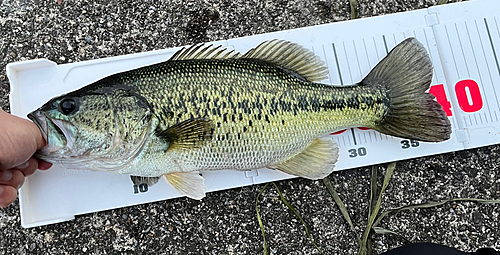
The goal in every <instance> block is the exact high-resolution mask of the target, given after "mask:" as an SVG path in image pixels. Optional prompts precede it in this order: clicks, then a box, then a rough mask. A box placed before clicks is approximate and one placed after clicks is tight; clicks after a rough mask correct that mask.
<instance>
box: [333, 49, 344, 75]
mask: <svg viewBox="0 0 500 255" xmlns="http://www.w3.org/2000/svg"><path fill="white" fill-rule="evenodd" d="M332 47H333V55H334V56H335V61H336V62H337V71H338V73H339V78H340V85H344V81H343V79H342V73H341V72H340V65H339V58H338V56H337V50H336V49H335V43H332Z"/></svg>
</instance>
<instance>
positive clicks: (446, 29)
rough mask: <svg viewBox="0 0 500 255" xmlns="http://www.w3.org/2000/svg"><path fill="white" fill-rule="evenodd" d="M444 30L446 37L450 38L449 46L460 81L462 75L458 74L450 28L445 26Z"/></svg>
mask: <svg viewBox="0 0 500 255" xmlns="http://www.w3.org/2000/svg"><path fill="white" fill-rule="evenodd" d="M444 30H445V31H446V37H447V38H448V44H449V45H450V51H451V57H452V59H453V63H454V66H455V71H457V78H458V79H460V74H459V72H458V66H457V61H456V60H455V54H454V53H453V46H452V45H451V39H450V34H449V33H448V26H447V25H446V24H445V25H444Z"/></svg>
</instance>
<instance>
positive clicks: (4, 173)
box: [1, 170, 12, 181]
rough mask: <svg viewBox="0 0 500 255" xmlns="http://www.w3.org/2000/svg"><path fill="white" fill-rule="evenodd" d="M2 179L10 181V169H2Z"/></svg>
mask: <svg viewBox="0 0 500 255" xmlns="http://www.w3.org/2000/svg"><path fill="white" fill-rule="evenodd" d="M1 179H2V181H10V179H12V171H10V170H4V171H2V177H1Z"/></svg>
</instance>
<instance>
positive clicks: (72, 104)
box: [59, 98, 78, 115]
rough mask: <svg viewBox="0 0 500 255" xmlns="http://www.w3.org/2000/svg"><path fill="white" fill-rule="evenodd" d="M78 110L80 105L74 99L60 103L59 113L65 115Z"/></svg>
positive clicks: (67, 99)
mask: <svg viewBox="0 0 500 255" xmlns="http://www.w3.org/2000/svg"><path fill="white" fill-rule="evenodd" d="M77 110H78V104H77V102H76V101H75V100H74V99H73V98H66V99H64V100H62V101H61V102H60V103H59V111H60V112H61V113H62V114H64V115H69V114H72V113H75V112H76V111H77Z"/></svg>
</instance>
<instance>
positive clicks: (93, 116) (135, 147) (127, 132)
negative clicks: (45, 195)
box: [28, 91, 152, 171]
mask: <svg viewBox="0 0 500 255" xmlns="http://www.w3.org/2000/svg"><path fill="white" fill-rule="evenodd" d="M121 94H123V93H121ZM140 101H141V100H139V99H134V98H133V96H130V95H128V96H127V95H126V96H123V95H120V93H118V94H117V93H114V92H113V91H107V92H102V93H101V92H99V93H97V92H95V91H90V92H85V93H82V92H81V91H75V92H72V93H69V94H66V95H62V96H59V97H56V98H53V99H51V100H50V101H48V102H47V103H46V104H44V105H43V106H42V107H40V108H39V109H37V110H35V111H33V112H31V113H30V114H28V118H29V119H31V120H32V121H33V122H34V123H35V124H36V125H37V126H38V128H39V129H40V131H41V133H42V135H43V137H44V138H45V140H46V143H47V145H46V146H45V147H43V148H42V149H41V150H39V151H38V152H37V153H36V155H35V156H36V157H37V158H40V159H43V160H45V161H48V162H51V163H55V164H62V165H63V166H66V167H67V168H75V167H77V168H79V169H88V170H97V171H108V170H109V171H111V170H117V169H118V168H123V167H124V165H126V164H128V163H130V161H131V160H133V159H134V158H135V157H134V156H137V155H138V153H139V151H140V150H141V149H142V148H143V147H144V140H145V139H146V136H147V134H148V133H150V130H151V128H152V127H151V118H150V117H149V116H150V114H148V112H149V110H148V109H147V105H146V106H145V105H144V104H141V103H140Z"/></svg>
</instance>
